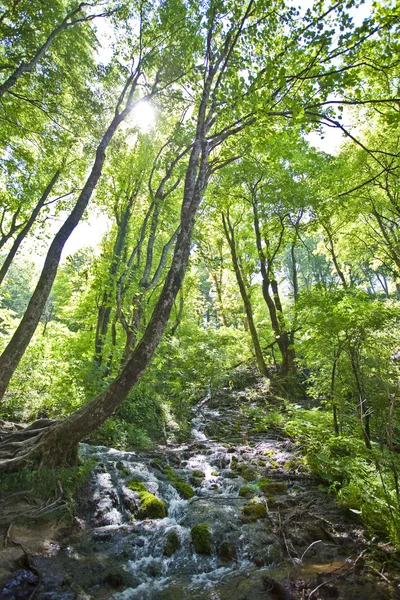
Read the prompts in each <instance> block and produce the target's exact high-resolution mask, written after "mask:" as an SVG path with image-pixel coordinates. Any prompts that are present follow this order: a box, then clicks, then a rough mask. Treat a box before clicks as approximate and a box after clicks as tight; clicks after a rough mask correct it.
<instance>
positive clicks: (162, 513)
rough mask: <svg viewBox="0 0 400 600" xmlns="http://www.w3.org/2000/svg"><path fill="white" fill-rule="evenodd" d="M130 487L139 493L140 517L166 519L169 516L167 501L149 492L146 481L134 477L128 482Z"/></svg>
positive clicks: (138, 513)
mask: <svg viewBox="0 0 400 600" xmlns="http://www.w3.org/2000/svg"><path fill="white" fill-rule="evenodd" d="M128 488H129V489H130V490H132V491H133V492H137V493H138V494H139V500H140V507H139V510H138V511H137V513H136V516H137V517H139V519H146V518H149V519H164V518H165V517H166V516H167V510H166V505H165V503H164V502H163V501H162V500H160V499H159V498H157V496H155V495H154V494H151V493H150V492H148V491H147V490H146V486H145V485H144V483H142V482H141V481H138V480H137V479H133V480H132V481H130V482H129V483H128Z"/></svg>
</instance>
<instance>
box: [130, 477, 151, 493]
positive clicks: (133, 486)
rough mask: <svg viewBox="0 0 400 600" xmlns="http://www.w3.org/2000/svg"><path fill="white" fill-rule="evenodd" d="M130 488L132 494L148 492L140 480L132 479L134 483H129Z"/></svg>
mask: <svg viewBox="0 0 400 600" xmlns="http://www.w3.org/2000/svg"><path fill="white" fill-rule="evenodd" d="M128 488H129V489H130V490H132V492H147V490H146V486H145V485H144V483H142V482H141V481H139V480H138V479H132V481H130V482H129V483H128Z"/></svg>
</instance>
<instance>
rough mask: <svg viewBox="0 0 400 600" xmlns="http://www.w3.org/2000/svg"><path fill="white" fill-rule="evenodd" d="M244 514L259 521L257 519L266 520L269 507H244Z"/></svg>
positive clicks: (256, 505) (257, 505) (251, 505)
mask: <svg viewBox="0 0 400 600" xmlns="http://www.w3.org/2000/svg"><path fill="white" fill-rule="evenodd" d="M243 514H244V515H245V516H246V517H248V518H249V519H251V520H252V521H257V519H264V518H265V517H266V516H267V507H266V506H265V504H261V503H259V504H248V505H247V506H244V507H243Z"/></svg>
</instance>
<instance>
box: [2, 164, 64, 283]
mask: <svg viewBox="0 0 400 600" xmlns="http://www.w3.org/2000/svg"><path fill="white" fill-rule="evenodd" d="M59 176H60V171H59V170H58V171H56V172H55V174H54V176H53V178H52V180H51V181H50V183H49V185H48V186H47V187H46V189H45V191H44V192H43V194H42V197H41V198H40V200H39V202H38V203H37V204H36V206H35V208H34V209H33V211H32V213H31V216H30V217H29V219H28V221H27V222H26V223H25V225H24V227H23V228H22V229H21V231H20V232H19V233H18V235H17V237H16V238H15V240H14V243H13V245H12V247H11V250H10V252H9V253H8V254H7V256H6V259H5V261H4V262H3V264H2V265H1V269H0V284H1V283H3V280H4V277H5V276H6V275H7V271H8V269H9V268H10V265H11V263H12V261H13V260H14V257H15V255H16V254H17V252H18V250H19V247H20V245H21V244H22V242H23V241H24V239H25V238H26V236H27V235H28V233H29V231H30V230H31V227H32V225H33V224H34V222H35V221H36V217H37V216H38V214H39V213H40V211H41V209H42V208H43V206H44V204H45V202H46V200H47V198H48V197H49V195H50V193H51V190H52V189H53V187H54V186H55V184H56V183H57V180H58V178H59Z"/></svg>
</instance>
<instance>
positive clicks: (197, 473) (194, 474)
mask: <svg viewBox="0 0 400 600" xmlns="http://www.w3.org/2000/svg"><path fill="white" fill-rule="evenodd" d="M205 476H206V474H205V473H204V472H203V471H199V470H198V469H195V470H194V471H192V477H195V478H196V479H204V478H205Z"/></svg>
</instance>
